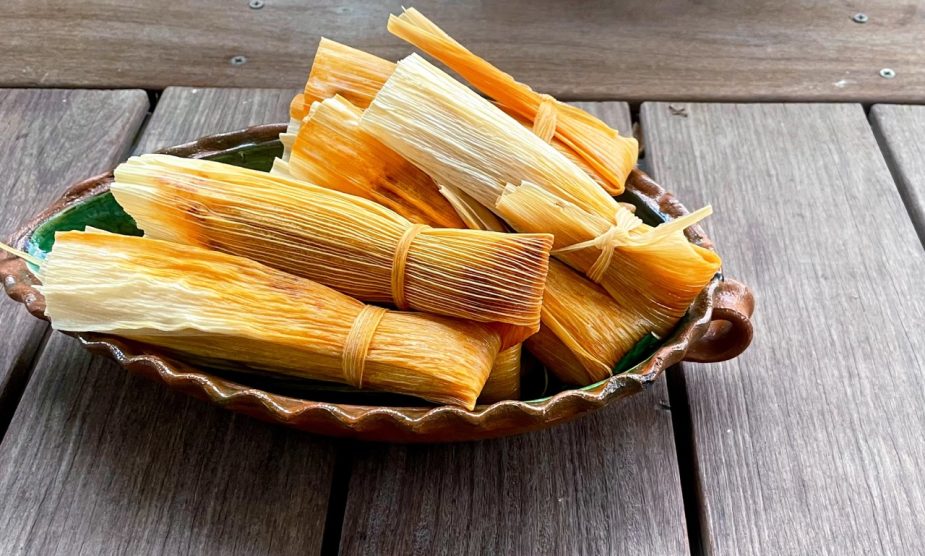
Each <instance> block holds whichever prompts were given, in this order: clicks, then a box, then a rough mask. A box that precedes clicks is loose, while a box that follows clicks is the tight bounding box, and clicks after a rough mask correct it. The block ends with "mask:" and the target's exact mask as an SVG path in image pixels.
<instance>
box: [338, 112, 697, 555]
mask: <svg viewBox="0 0 925 556" xmlns="http://www.w3.org/2000/svg"><path fill="white" fill-rule="evenodd" d="M584 107H585V108H588V109H590V110H592V111H594V112H596V113H597V114H598V115H600V116H602V117H604V118H606V119H608V120H610V122H611V123H612V125H615V126H616V127H617V128H618V129H621V130H627V129H629V112H628V110H627V108H626V105H625V104H622V103H601V104H598V103H594V104H591V103H589V104H587V105H585V106H584ZM667 400H668V395H667V392H666V390H665V385H664V383H663V382H659V383H657V384H656V385H655V386H654V387H652V388H651V389H650V390H648V391H647V392H645V393H643V394H640V395H638V396H636V397H634V398H632V399H629V400H625V401H623V402H621V403H619V404H617V405H616V406H615V407H610V408H607V409H606V410H603V411H601V412H598V413H597V414H594V415H591V416H588V417H585V418H583V419H580V420H579V421H577V422H575V423H570V424H568V425H563V426H560V427H556V428H554V429H552V430H548V431H543V432H539V433H533V434H529V435H525V436H520V437H515V438H509V439H502V440H495V441H487V442H478V443H472V444H460V445H452V446H413V447H402V446H368V447H367V446H364V447H360V448H358V450H357V452H356V453H355V455H354V466H353V473H352V476H351V481H350V487H349V491H348V499H347V507H346V512H345V519H344V525H343V531H342V535H341V549H342V552H343V553H344V554H563V553H579V552H580V553H585V554H686V553H687V552H688V544H687V535H686V531H685V523H684V512H683V507H682V497H681V491H680V484H679V479H678V468H677V460H676V458H675V450H674V441H673V436H672V425H671V414H670V412H669V411H667V410H665V409H664V407H663V406H662V405H660V404H662V403H664V402H667Z"/></svg>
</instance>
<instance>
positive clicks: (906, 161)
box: [870, 105, 925, 245]
mask: <svg viewBox="0 0 925 556" xmlns="http://www.w3.org/2000/svg"><path fill="white" fill-rule="evenodd" d="M870 123H871V126H872V127H873V129H874V134H875V135H876V136H877V140H878V141H879V142H880V148H881V149H882V150H883V156H884V158H886V162H887V165H889V167H890V171H891V172H892V173H893V178H894V179H895V181H896V186H897V187H898V188H899V193H900V195H901V196H902V198H903V201H905V203H906V209H907V210H908V211H909V216H910V217H911V218H912V223H913V224H914V225H915V227H916V229H917V230H918V232H919V239H920V240H921V241H922V245H925V143H923V142H922V138H923V137H925V107H922V106H897V105H877V106H874V107H873V108H871V111H870Z"/></svg>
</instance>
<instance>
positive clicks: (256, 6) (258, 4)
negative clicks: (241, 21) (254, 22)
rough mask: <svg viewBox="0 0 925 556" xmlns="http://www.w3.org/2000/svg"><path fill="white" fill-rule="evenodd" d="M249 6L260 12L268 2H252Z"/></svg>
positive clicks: (256, 0)
mask: <svg viewBox="0 0 925 556" xmlns="http://www.w3.org/2000/svg"><path fill="white" fill-rule="evenodd" d="M247 5H248V6H250V7H251V9H252V10H259V9H260V8H262V7H264V6H265V5H266V2H264V1H263V0H251V1H250V2H248V3H247Z"/></svg>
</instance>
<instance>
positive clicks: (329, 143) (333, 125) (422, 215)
mask: <svg viewBox="0 0 925 556" xmlns="http://www.w3.org/2000/svg"><path fill="white" fill-rule="evenodd" d="M362 115H363V111H362V110H360V109H359V108H357V107H355V106H353V105H352V104H350V102H349V101H347V100H346V99H345V98H343V97H341V96H334V97H332V98H329V99H326V100H324V101H322V102H316V103H315V104H314V105H313V106H312V109H311V111H310V113H309V115H308V116H306V117H305V118H304V119H303V121H302V125H301V126H300V128H299V131H298V135H297V137H296V138H295V141H294V142H293V144H292V149H291V154H290V157H289V161H288V164H287V165H286V170H285V171H286V172H288V175H289V176H291V177H293V178H296V179H301V180H305V181H308V182H311V183H313V184H316V185H320V186H322V187H327V188H329V189H334V190H336V191H341V192H343V193H349V194H351V195H357V196H359V197H363V198H365V199H369V200H370V201H375V202H377V203H379V204H380V205H383V206H385V207H388V208H390V209H392V210H394V211H395V212H397V213H399V214H401V215H402V216H404V217H405V218H407V219H408V220H411V221H412V222H420V223H423V224H430V225H434V226H439V227H441V228H465V227H466V225H465V223H464V222H463V221H462V220H461V219H460V218H459V216H457V215H456V212H455V211H454V210H453V208H452V206H450V204H449V203H448V202H447V200H446V199H445V198H443V197H442V196H441V195H440V192H439V191H438V190H437V188H436V186H435V185H434V182H433V180H431V179H430V177H429V176H428V175H427V174H425V173H423V172H421V171H420V170H418V169H417V168H416V167H415V166H414V165H413V164H411V163H410V162H408V161H407V160H405V159H404V158H402V157H400V156H399V155H397V154H396V153H395V152H394V151H392V150H391V149H389V148H388V147H386V146H385V145H383V144H382V143H380V142H379V141H378V140H376V139H375V138H373V137H372V136H371V135H369V134H368V133H366V132H364V131H361V130H360V128H359V125H360V117H361V116H362ZM275 171H277V172H278V171H280V169H279V168H276V169H275Z"/></svg>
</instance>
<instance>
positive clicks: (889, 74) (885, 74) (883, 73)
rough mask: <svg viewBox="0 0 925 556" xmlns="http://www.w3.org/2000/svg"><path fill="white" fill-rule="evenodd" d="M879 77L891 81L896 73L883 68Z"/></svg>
mask: <svg viewBox="0 0 925 556" xmlns="http://www.w3.org/2000/svg"><path fill="white" fill-rule="evenodd" d="M880 77H882V78H884V79H893V78H894V77H896V72H895V71H893V70H892V69H890V68H883V69H882V70H880Z"/></svg>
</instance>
